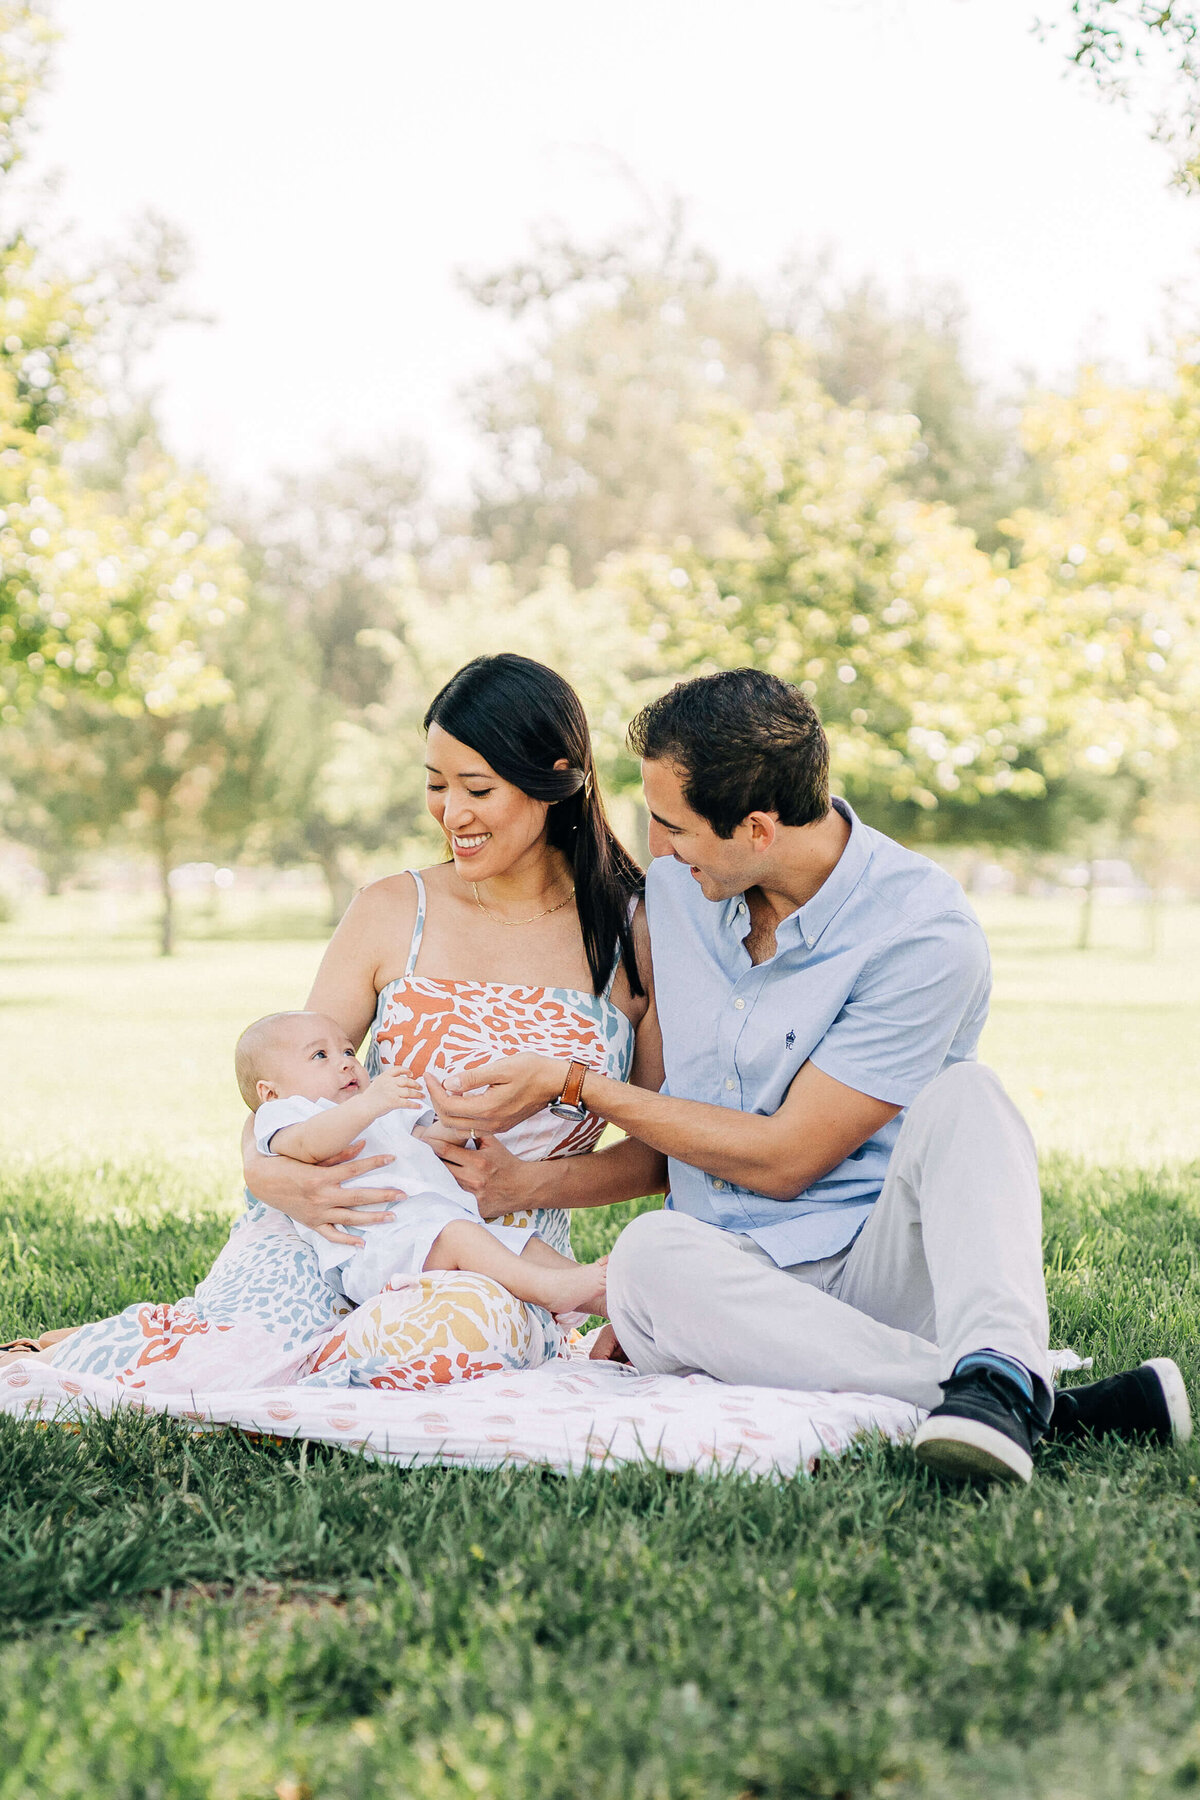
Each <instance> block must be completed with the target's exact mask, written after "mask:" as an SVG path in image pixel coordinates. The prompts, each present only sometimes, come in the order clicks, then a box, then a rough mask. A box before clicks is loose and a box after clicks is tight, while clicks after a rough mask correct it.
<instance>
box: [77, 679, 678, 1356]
mask: <svg viewBox="0 0 1200 1800" xmlns="http://www.w3.org/2000/svg"><path fill="white" fill-rule="evenodd" d="M425 729H426V732H427V739H428V751H427V764H426V767H427V797H428V806H429V810H430V812H431V813H432V815H433V817H434V818H435V819H436V820H437V822H438V824H439V825H440V826H441V828H442V830H443V832H444V833H445V836H446V840H447V844H448V846H449V850H450V860H449V861H448V862H445V863H442V864H440V865H438V866H437V867H434V868H430V869H425V870H422V871H420V872H417V871H406V872H404V873H403V874H400V875H395V876H390V877H387V878H385V879H384V880H382V881H377V882H374V883H373V884H372V885H371V886H370V887H367V888H365V889H364V890H363V891H362V892H361V893H360V894H359V895H358V896H357V898H356V899H355V900H354V901H353V903H352V904H351V906H350V908H349V909H348V911H347V913H346V915H345V917H344V918H343V920H342V922H341V924H340V925H339V926H338V928H337V931H336V932H335V934H334V937H333V940H332V942H331V943H330V945H329V948H328V950H327V951H326V953H325V957H324V959H323V961H322V963H321V967H320V969H319V970H318V973H317V978H316V981H315V982H314V984H313V988H312V991H311V993H310V994H309V997H308V1001H307V1003H306V1004H307V1006H308V1008H310V1009H311V1010H313V1011H319V1012H324V1013H327V1014H329V1015H331V1016H332V1017H333V1018H336V1019H337V1020H338V1021H339V1022H340V1023H341V1024H343V1025H344V1026H345V1027H346V1029H347V1031H348V1032H349V1034H350V1036H351V1037H353V1038H354V1039H355V1041H356V1042H357V1041H359V1040H360V1039H361V1038H362V1037H363V1036H364V1035H365V1034H366V1033H367V1031H368V1028H369V1029H370V1047H369V1051H368V1058H367V1062H368V1067H369V1068H370V1069H371V1071H372V1073H374V1072H375V1071H376V1070H377V1069H378V1068H379V1067H380V1066H381V1064H384V1063H399V1064H401V1065H402V1066H404V1067H405V1068H408V1069H411V1070H413V1071H414V1072H415V1073H416V1074H418V1075H422V1076H427V1077H429V1078H432V1083H433V1085H432V1091H433V1092H434V1093H435V1095H436V1094H437V1093H438V1092H439V1087H438V1084H437V1078H438V1077H442V1078H444V1077H445V1075H446V1074H447V1073H449V1071H450V1070H452V1069H454V1068H465V1067H473V1066H477V1065H479V1064H481V1063H484V1062H487V1061H490V1060H491V1059H492V1058H493V1057H495V1056H497V1055H509V1054H513V1053H516V1052H518V1051H522V1050H533V1051H537V1052H538V1053H539V1054H541V1055H544V1056H553V1057H557V1058H560V1059H562V1060H563V1063H564V1070H565V1069H566V1066H567V1065H568V1064H569V1063H570V1062H571V1061H578V1062H584V1063H587V1064H588V1065H589V1066H591V1067H594V1068H597V1069H601V1070H603V1071H604V1072H605V1073H606V1074H609V1075H612V1076H613V1077H615V1078H617V1079H620V1080H629V1079H633V1080H635V1081H637V1082H638V1083H639V1084H640V1085H643V1086H647V1087H657V1086H658V1085H659V1084H660V1082H661V1080H662V1067H661V1050H660V1045H659V1041H658V1037H657V1029H656V1025H655V1022H654V1017H653V1011H652V1009H651V1008H650V1006H649V1001H648V997H647V995H648V986H649V945H648V938H647V933H646V927H645V918H644V908H643V906H642V904H641V901H640V892H641V885H642V883H641V873H640V871H639V869H638V867H637V865H636V863H634V862H633V860H632V858H631V857H630V856H629V855H628V854H627V852H626V851H625V850H624V849H623V848H622V846H621V845H620V843H619V842H618V840H617V839H616V837H615V836H614V834H613V832H612V830H611V828H610V826H609V824H608V821H607V818H606V816H605V813H604V807H603V803H602V801H601V798H600V794H599V790H598V787H597V784H596V778H595V772H594V765H593V758H592V747H591V740H590V735H589V732H588V727H587V720H586V718H585V715H584V712H583V708H582V706H581V705H580V702H579V698H578V696H577V695H576V694H575V692H574V691H573V689H572V688H571V687H570V686H569V685H568V683H567V682H565V681H564V680H563V679H562V678H561V677H560V676H558V675H556V674H555V673H554V671H553V670H551V669H548V668H546V667H544V666H543V665H542V664H540V663H536V662H532V661H530V660H529V659H528V658H527V657H523V656H515V655H502V656H493V657H478V658H476V659H475V661H474V662H471V663H468V664H467V665H466V667H465V668H463V669H460V670H459V672H458V674H457V675H455V676H454V677H453V679H452V680H451V681H450V682H448V683H447V685H446V686H445V687H444V688H443V689H442V691H441V692H440V693H439V694H438V695H437V697H436V698H435V700H434V701H433V703H432V705H431V706H430V708H429V711H428V712H427V714H426V716H425ZM601 1129H602V1127H601V1123H600V1121H598V1120H596V1119H593V1118H590V1117H584V1118H582V1119H580V1120H572V1119H570V1118H562V1117H559V1116H556V1115H555V1114H554V1113H552V1112H551V1111H550V1110H548V1109H547V1110H545V1111H543V1112H542V1113H539V1114H537V1115H536V1116H535V1117H534V1118H532V1119H529V1120H526V1121H525V1122H524V1123H523V1124H521V1125H520V1126H517V1127H515V1128H514V1130H513V1131H511V1132H506V1133H504V1134H502V1135H501V1137H500V1138H499V1139H494V1140H487V1141H485V1142H484V1143H482V1144H480V1145H478V1146H474V1145H470V1144H467V1145H464V1144H462V1143H461V1142H456V1141H454V1140H453V1139H452V1138H450V1137H449V1136H448V1134H445V1133H440V1134H439V1133H438V1130H437V1128H436V1127H435V1128H434V1132H435V1134H436V1135H439V1136H440V1140H441V1141H440V1142H439V1145H438V1147H439V1149H440V1150H441V1153H442V1154H443V1155H444V1157H445V1160H446V1161H447V1162H448V1163H449V1164H450V1165H451V1166H452V1167H453V1169H454V1171H455V1173H456V1175H457V1176H458V1178H459V1180H460V1181H462V1182H463V1183H464V1185H466V1186H468V1187H470V1188H471V1189H472V1191H473V1192H475V1194H476V1196H477V1198H478V1201H479V1205H480V1210H481V1211H482V1212H483V1213H484V1215H485V1216H486V1217H488V1218H495V1217H500V1216H507V1215H508V1214H513V1215H516V1216H517V1217H518V1218H521V1217H522V1216H524V1217H526V1218H527V1219H528V1222H529V1223H530V1224H531V1226H532V1227H534V1228H536V1229H537V1230H538V1231H540V1233H541V1234H542V1236H543V1237H544V1238H545V1239H546V1240H547V1242H548V1243H550V1244H551V1245H552V1246H553V1247H554V1248H556V1249H558V1250H560V1251H563V1252H564V1253H566V1254H570V1215H569V1211H568V1210H566V1208H567V1206H569V1205H570V1204H571V1202H572V1200H574V1202H575V1203H576V1204H588V1205H595V1204H598V1203H602V1202H603V1203H608V1202H611V1201H616V1200H624V1199H631V1198H634V1197H636V1196H638V1195H641V1194H645V1193H652V1192H656V1191H660V1190H661V1187H662V1180H663V1173H664V1170H663V1164H662V1161H661V1159H660V1158H659V1156H658V1155H657V1153H655V1152H653V1151H651V1150H648V1149H647V1148H646V1147H645V1146H644V1145H641V1144H637V1143H634V1142H632V1141H630V1140H626V1141H625V1142H624V1143H622V1144H619V1145H617V1146H615V1147H614V1148H612V1149H609V1150H605V1151H603V1152H600V1155H601V1157H602V1158H603V1162H604V1169H603V1174H602V1178H601V1179H600V1180H596V1179H592V1180H590V1181H589V1182H588V1183H587V1184H586V1192H584V1191H583V1189H582V1188H581V1189H580V1191H579V1192H578V1193H577V1194H576V1193H573V1192H569V1191H568V1189H569V1187H570V1184H569V1182H568V1181H567V1179H566V1176H567V1169H566V1168H565V1167H564V1165H563V1159H564V1158H568V1157H574V1156H579V1155H583V1154H587V1153H590V1152H593V1151H594V1150H595V1146H596V1142H597V1139H598V1138H599V1135H600V1131H601ZM244 1146H245V1172H246V1180H247V1186H248V1188H249V1190H250V1192H251V1193H252V1194H254V1195H255V1196H256V1199H254V1200H253V1201H251V1202H250V1205H249V1207H248V1209H247V1212H246V1214H245V1216H244V1217H243V1218H242V1219H240V1220H239V1221H238V1222H237V1224H235V1226H234V1228H233V1230H232V1232H231V1234H230V1239H229V1242H228V1244H227V1245H226V1246H225V1249H224V1250H223V1251H222V1252H221V1255H220V1256H219V1257H218V1259H217V1262H216V1263H215V1264H214V1266H213V1269H212V1270H211V1272H210V1273H209V1275H208V1276H207V1277H206V1278H205V1280H204V1281H203V1282H201V1283H200V1285H199V1286H198V1288H197V1290H196V1293H195V1295H194V1296H193V1297H191V1298H190V1299H188V1300H185V1301H181V1302H179V1303H178V1304H177V1305H176V1306H174V1307H147V1306H143V1307H130V1308H127V1309H126V1311H125V1312H124V1313H122V1314H120V1315H119V1316H118V1317H117V1318H115V1319H109V1320H102V1321H100V1322H99V1323H98V1324H95V1325H89V1326H84V1327H82V1328H80V1329H79V1330H78V1331H76V1332H74V1333H72V1334H71V1336H70V1337H68V1338H67V1339H65V1340H64V1341H63V1342H62V1343H61V1344H59V1345H58V1346H57V1347H56V1348H55V1349H54V1350H53V1352H52V1354H53V1359H54V1363H55V1366H56V1368H65V1369H71V1370H75V1371H83V1372H88V1373H91V1374H96V1375H102V1376H105V1377H107V1378H108V1379H117V1380H121V1381H122V1382H124V1383H125V1384H126V1385H130V1386H154V1387H157V1388H160V1389H167V1388H171V1389H179V1388H194V1389H196V1390H197V1391H198V1390H199V1389H200V1388H201V1387H202V1386H203V1385H205V1384H206V1383H207V1384H208V1385H210V1386H226V1387H227V1386H230V1385H244V1384H245V1382H246V1371H247V1369H248V1368H252V1369H253V1371H254V1384H255V1385H262V1386H267V1385H272V1384H273V1383H275V1382H280V1381H286V1380H295V1379H306V1380H310V1381H320V1382H325V1383H330V1384H338V1383H342V1382H346V1381H356V1382H368V1383H373V1384H375V1385H388V1386H390V1385H396V1384H402V1385H405V1386H418V1387H419V1386H426V1385H430V1384H432V1383H435V1382H443V1381H450V1380H455V1379H463V1378H467V1377H470V1376H472V1375H477V1374H482V1373H486V1372H489V1371H491V1370H496V1369H501V1368H509V1367H514V1366H530V1365H533V1364H536V1363H538V1362H541V1361H544V1360H546V1358H547V1357H549V1356H551V1355H554V1354H556V1353H557V1351H558V1348H559V1344H560V1341H561V1334H560V1333H559V1331H558V1329H557V1328H556V1327H555V1326H554V1324H553V1322H552V1321H551V1320H550V1319H549V1317H548V1316H547V1315H546V1314H544V1313H541V1312H540V1311H539V1309H537V1308H534V1307H526V1306H524V1305H522V1303H520V1302H519V1301H516V1300H514V1299H513V1297H512V1296H511V1295H509V1294H508V1293H507V1292H506V1290H504V1289H502V1288H499V1287H498V1286H497V1285H496V1284H495V1283H493V1282H490V1281H488V1280H487V1279H486V1278H485V1277H482V1276H474V1275H469V1276H468V1275H462V1274H452V1275H433V1274H429V1275H423V1276H421V1277H419V1278H418V1279H417V1280H416V1281H415V1282H413V1283H411V1284H410V1285H409V1286H408V1287H407V1288H405V1289H402V1290H400V1291H398V1292H395V1293H393V1292H388V1293H386V1294H384V1295H382V1296H380V1297H379V1298H378V1299H377V1300H374V1301H370V1302H368V1303H367V1304H366V1305H365V1306H363V1307H360V1308H358V1309H357V1311H355V1312H353V1313H349V1314H347V1308H346V1303H345V1302H343V1301H340V1300H339V1298H338V1297H337V1296H336V1295H335V1294H334V1293H333V1291H332V1290H331V1289H330V1288H328V1287H327V1286H326V1285H325V1283H324V1282H323V1281H322V1279H321V1276H320V1272H319V1269H318V1266H317V1258H316V1256H315V1254H314V1252H313V1251H312V1250H311V1249H310V1248H309V1246H308V1245H307V1244H306V1243H305V1242H304V1240H303V1239H301V1238H300V1237H299V1235H298V1234H297V1233H296V1232H295V1230H294V1229H293V1226H292V1221H293V1220H298V1221H300V1222H302V1223H304V1224H306V1225H309V1226H311V1227H313V1228H315V1229H316V1230H318V1231H320V1232H321V1233H322V1234H323V1235H326V1236H337V1235H338V1228H339V1227H343V1226H345V1227H348V1228H349V1229H350V1231H351V1234H352V1235H353V1230H354V1227H355V1225H356V1224H366V1223H372V1222H375V1221H377V1220H379V1219H381V1218H384V1217H386V1216H387V1211H386V1209H387V1207H388V1206H389V1205H390V1204H392V1203H395V1204H399V1205H402V1204H403V1197H402V1196H401V1195H400V1194H398V1193H395V1194H393V1193H390V1192H389V1191H387V1190H378V1189H375V1190H372V1204H373V1205H376V1204H377V1205H378V1206H379V1207H380V1208H382V1209H383V1210H377V1211H372V1212H369V1213H368V1212H363V1211H359V1210H357V1209H356V1208H355V1206H354V1202H355V1200H357V1199H359V1198H360V1197H361V1196H360V1195H359V1194H355V1193H348V1192H347V1190H346V1189H345V1188H343V1187H342V1186H341V1183H342V1182H343V1181H345V1180H347V1179H349V1178H351V1177H352V1176H353V1175H354V1174H356V1173H359V1172H361V1171H362V1170H364V1169H366V1168H374V1167H378V1166H380V1161H381V1159H373V1160H372V1159H368V1160H366V1161H362V1162H355V1161H350V1162H346V1163H343V1164H342V1165H341V1166H338V1167H333V1168H328V1167H327V1168H314V1167H312V1166H311V1165H308V1164H304V1163H297V1162H292V1161H290V1160H289V1159H288V1158H286V1157H276V1156H270V1157H264V1156H260V1155H259V1154H258V1152H257V1151H256V1150H255V1149H254V1146H253V1137H252V1132H251V1128H250V1124H249V1122H247V1127H246V1133H245V1137H244ZM556 1165H557V1167H556ZM597 1172H598V1171H597ZM564 1202H565V1204H564ZM235 1377H236V1379H234V1378H235Z"/></svg>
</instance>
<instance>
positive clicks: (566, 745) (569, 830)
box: [424, 651, 645, 994]
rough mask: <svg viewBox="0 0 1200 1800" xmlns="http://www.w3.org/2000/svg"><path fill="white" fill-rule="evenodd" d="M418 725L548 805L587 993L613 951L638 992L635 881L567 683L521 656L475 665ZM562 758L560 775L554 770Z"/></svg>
mask: <svg viewBox="0 0 1200 1800" xmlns="http://www.w3.org/2000/svg"><path fill="white" fill-rule="evenodd" d="M424 723H425V729H426V731H428V730H429V727H430V726H431V725H440V726H441V728H442V730H443V731H446V732H449V734H450V736H451V737H454V738H457V739H458V741H459V743H461V744H467V745H468V746H469V747H470V748H471V749H472V750H475V751H477V752H478V754H479V755H480V756H482V757H483V758H484V760H485V761H486V762H487V763H489V764H490V765H491V767H492V768H493V769H494V770H495V771H496V773H497V775H499V776H500V777H501V779H502V780H504V781H511V782H512V784H513V786H514V787H516V788H520V790H521V792H522V793H523V794H528V795H529V797H530V799H531V800H546V801H549V803H550V811H549V813H548V814H547V815H546V822H547V825H548V827H549V841H550V843H551V844H552V845H553V847H554V848H555V849H556V850H561V851H562V852H563V853H564V855H565V856H566V858H567V861H568V862H569V863H570V865H571V870H572V873H573V875H574V877H575V904H576V907H577V908H578V911H579V923H580V926H581V927H582V930H583V946H584V949H585V950H586V952H587V959H588V967H589V969H590V970H591V972H592V987H593V989H594V991H595V992H596V993H597V994H599V993H602V992H603V991H604V988H605V986H606V985H607V983H608V978H609V976H610V975H611V973H612V966H613V963H614V961H615V960H616V956H617V953H618V950H619V951H620V955H621V960H622V962H623V963H624V965H625V973H626V975H627V976H628V977H629V985H630V987H631V988H632V989H633V992H634V993H635V994H642V993H644V992H645V989H644V988H643V986H642V983H641V979H640V977H639V975H638V970H637V961H636V958H635V956H634V952H633V937H632V934H631V932H630V929H629V902H630V900H631V899H632V898H633V896H634V895H635V894H640V893H641V892H642V889H643V888H644V886H645V879H644V877H643V875H642V871H641V869H640V868H639V867H638V865H637V863H636V862H634V860H633V858H632V856H630V854H629V852H628V850H626V849H625V847H624V845H623V844H622V843H621V842H620V840H619V839H618V838H617V837H616V836H615V834H614V832H613V829H612V827H611V825H610V824H609V822H608V819H607V818H606V816H605V812H604V802H603V800H602V799H601V798H600V789H599V787H598V786H597V783H596V772H595V765H594V763H593V759H592V737H591V733H590V731H589V730H588V722H587V716H586V714H585V713H584V710H583V707H582V706H581V704H580V701H579V695H578V694H577V693H576V692H575V690H574V688H573V687H572V686H571V684H570V683H569V682H567V681H564V680H563V678H562V676H561V675H556V674H555V672H554V670H553V669H548V668H547V667H546V665H545V664H544V663H539V662H533V661H532V660H531V659H530V658H529V657H528V656H515V655H513V654H512V652H510V651H506V652H504V654H503V655H500V656H477V657H476V658H475V659H474V661H473V662H469V663H467V664H466V666H465V667H464V668H461V669H460V670H459V671H458V674H457V675H452V676H451V678H450V680H449V681H448V682H447V683H446V685H445V687H444V688H443V689H442V691H441V693H440V694H436V695H435V696H434V698H433V700H432V701H431V703H430V706H429V711H428V712H427V713H426V714H425V721H424ZM564 757H565V758H566V761H567V762H568V764H569V765H570V766H569V767H568V768H566V769H556V768H555V767H554V765H555V763H556V762H558V761H560V760H561V759H562V758H564Z"/></svg>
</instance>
